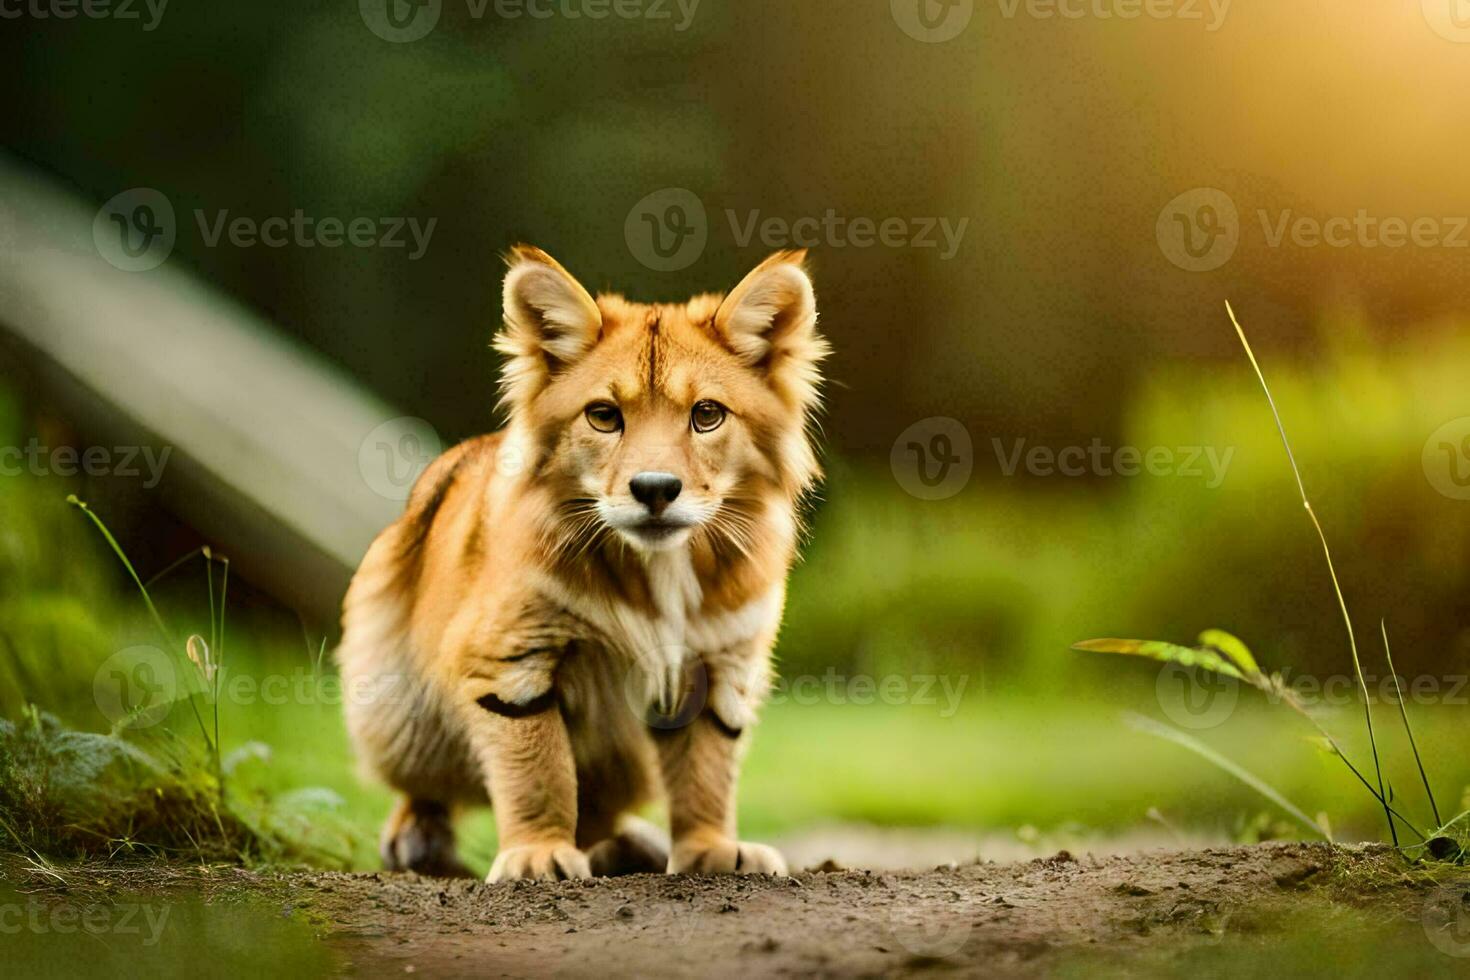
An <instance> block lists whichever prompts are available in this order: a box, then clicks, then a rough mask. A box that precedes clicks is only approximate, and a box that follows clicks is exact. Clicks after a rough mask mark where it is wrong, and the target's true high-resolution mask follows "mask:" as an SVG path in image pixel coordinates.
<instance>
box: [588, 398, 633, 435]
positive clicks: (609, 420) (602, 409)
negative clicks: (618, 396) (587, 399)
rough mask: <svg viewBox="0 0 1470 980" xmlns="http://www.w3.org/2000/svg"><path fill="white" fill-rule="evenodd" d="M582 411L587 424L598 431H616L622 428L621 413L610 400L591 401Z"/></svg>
mask: <svg viewBox="0 0 1470 980" xmlns="http://www.w3.org/2000/svg"><path fill="white" fill-rule="evenodd" d="M583 413H584V414H585V415H586V416H587V424H588V425H590V426H592V428H594V429H596V430H597V431H598V432H618V431H621V430H622V428H623V413H622V412H620V411H618V407H617V406H616V405H614V404H612V403H611V402H593V403H592V404H591V405H588V406H587V407H586V408H585V409H583Z"/></svg>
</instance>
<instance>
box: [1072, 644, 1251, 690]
mask: <svg viewBox="0 0 1470 980" xmlns="http://www.w3.org/2000/svg"><path fill="white" fill-rule="evenodd" d="M1072 649H1073V650H1082V651H1085V652H1088V653H1116V654H1121V655H1123V656H1128V657H1147V658H1149V659H1150V660H1159V661H1162V662H1164V663H1171V664H1178V665H1179V666H1181V667H1199V668H1201V669H1203V670H1209V671H1213V672H1215V673H1217V674H1223V675H1224V676H1226V677H1234V678H1235V679H1236V680H1245V677H1244V676H1243V675H1242V674H1241V672H1240V671H1239V670H1238V669H1236V667H1235V665H1234V664H1232V663H1231V662H1230V661H1229V660H1226V659H1225V658H1224V657H1222V656H1220V654H1219V653H1217V652H1216V651H1214V650H1197V649H1193V648H1191V647H1181V646H1178V645H1177V644H1174V643H1164V642H1162V641H1160V640H1117V639H1111V638H1104V639H1098V640H1085V641H1083V642H1081V643H1077V644H1074V645H1073V647H1072Z"/></svg>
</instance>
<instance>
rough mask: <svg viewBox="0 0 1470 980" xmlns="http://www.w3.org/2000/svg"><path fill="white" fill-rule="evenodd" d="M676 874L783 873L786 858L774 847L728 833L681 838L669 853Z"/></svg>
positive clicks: (670, 862)
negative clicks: (695, 838) (708, 836)
mask: <svg viewBox="0 0 1470 980" xmlns="http://www.w3.org/2000/svg"><path fill="white" fill-rule="evenodd" d="M669 871H670V872H672V873H673V874H706V875H708V874H742V875H784V874H786V861H785V859H784V858H782V857H781V854H780V852H779V851H777V850H776V849H775V848H774V847H767V846H766V845H764V844H748V843H746V842H745V841H738V840H731V839H730V838H728V837H716V838H712V839H710V838H706V839H700V840H692V841H681V842H680V843H677V844H675V845H674V850H673V853H672V854H671V855H670V856H669Z"/></svg>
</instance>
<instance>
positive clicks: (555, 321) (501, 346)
mask: <svg viewBox="0 0 1470 980" xmlns="http://www.w3.org/2000/svg"><path fill="white" fill-rule="evenodd" d="M507 264H508V265H509V266H510V271H509V272H507V273H506V274H505V329H504V330H502V331H501V332H500V333H499V335H498V336H496V338H495V348H496V350H498V351H500V352H501V353H502V354H504V355H506V357H507V358H508V360H507V361H506V363H505V367H504V368H503V369H502V371H501V386H502V388H503V389H504V391H505V400H506V401H508V402H510V403H511V404H512V405H518V404H524V403H525V402H527V401H529V400H530V399H531V398H532V397H534V396H535V394H536V393H537V392H538V391H540V390H541V388H542V387H544V386H545V385H546V383H547V382H548V381H550V380H551V377H552V376H553V375H554V374H556V373H557V372H558V371H560V370H562V369H563V368H565V367H567V366H568V365H570V364H573V363H575V362H576V361H577V360H578V359H580V358H581V357H582V355H584V354H586V353H587V352H588V351H589V350H591V349H592V346H593V345H594V344H596V343H597V338H598V336H599V334H600V333H601V332H602V313H601V312H600V311H599V310H598V309H597V303H596V302H595V301H594V300H593V299H592V296H591V295H590V294H589V293H588V292H587V290H585V289H583V288H582V284H581V283H579V282H577V280H576V279H574V278H572V275H571V273H569V272H567V270H566V269H563V268H562V267H561V265H560V264H559V263H558V262H557V261H556V259H553V258H552V257H551V256H549V255H547V254H546V253H545V252H543V251H541V250H540V249H539V248H534V247H532V246H530V245H517V246H516V247H515V248H513V249H511V252H510V256H509V257H508V259H507Z"/></svg>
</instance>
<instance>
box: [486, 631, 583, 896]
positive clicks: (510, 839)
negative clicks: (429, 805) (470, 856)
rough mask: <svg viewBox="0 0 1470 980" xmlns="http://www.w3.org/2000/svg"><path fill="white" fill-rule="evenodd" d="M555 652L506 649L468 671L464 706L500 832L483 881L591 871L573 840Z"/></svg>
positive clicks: (571, 786)
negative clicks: (474, 673) (472, 673)
mask: <svg viewBox="0 0 1470 980" xmlns="http://www.w3.org/2000/svg"><path fill="white" fill-rule="evenodd" d="M558 659H559V654H558V653H557V652H556V651H549V650H547V651H532V652H529V653H519V654H513V655H511V656H509V657H506V658H504V659H502V660H498V661H493V662H492V665H491V666H492V669H489V670H482V671H479V672H478V673H479V674H480V676H479V677H478V678H472V681H478V683H471V685H470V694H471V696H472V697H473V698H474V701H473V703H472V704H471V705H469V706H467V707H466V708H465V711H466V713H467V717H468V719H469V723H470V725H471V733H472V739H473V744H474V746H475V750H476V755H477V757H478V758H479V761H480V768H481V772H482V773H483V774H484V777H485V781H486V790H487V792H488V794H489V796H490V801H491V806H492V808H493V809H494V812H495V822H496V826H497V828H498V829H499V833H500V851H499V853H498V854H496V856H495V863H494V865H493V866H492V867H491V868H490V876H489V878H488V880H489V881H491V882H496V881H506V880H510V879H515V878H541V879H546V880H553V881H560V880H564V879H567V878H589V877H591V874H592V873H591V870H590V869H589V867H588V865H587V858H586V856H585V855H584V854H583V853H582V852H581V851H579V850H578V849H577V845H576V836H577V772H576V764H575V761H574V759H573V756H572V746H571V741H570V739H569V738H568V736H567V727H566V723H565V722H564V721H563V719H562V713H561V705H560V704H559V703H558V701H557V695H556V690H555V687H554V680H555V667H556V661H557V660H558ZM486 680H489V681H491V685H490V690H488V691H484V693H480V691H481V690H483V689H484V687H485V686H486V685H485V681H486Z"/></svg>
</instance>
